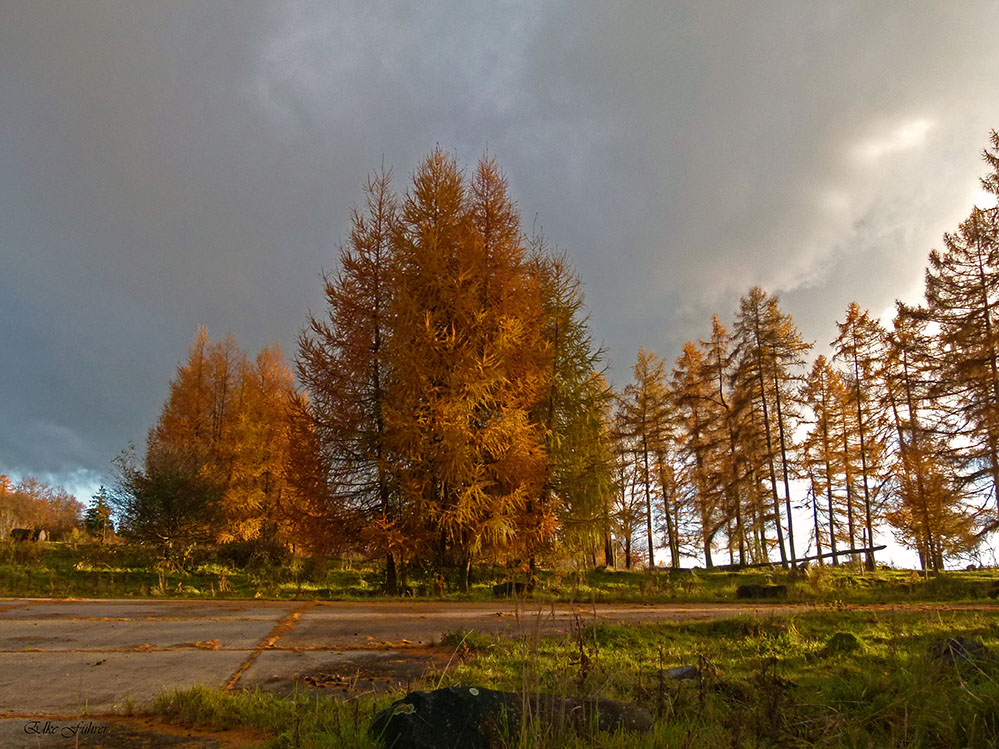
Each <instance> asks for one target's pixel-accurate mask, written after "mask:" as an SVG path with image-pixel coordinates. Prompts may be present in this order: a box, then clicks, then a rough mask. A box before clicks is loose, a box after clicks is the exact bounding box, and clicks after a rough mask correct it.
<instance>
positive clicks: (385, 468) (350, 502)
mask: <svg viewBox="0 0 999 749" xmlns="http://www.w3.org/2000/svg"><path fill="white" fill-rule="evenodd" d="M391 180H392V176H391V173H390V172H386V171H384V170H382V171H381V172H379V173H377V174H375V175H374V176H372V177H369V179H368V181H367V183H366V184H365V186H364V196H365V205H364V207H363V209H362V208H355V209H354V210H353V211H352V214H351V231H350V237H349V240H348V242H347V243H346V244H345V245H343V246H341V248H340V253H339V266H340V267H339V271H338V272H337V274H336V275H332V274H326V275H325V276H324V285H325V296H326V309H325V311H324V314H322V315H320V316H315V315H313V316H310V318H309V320H308V323H307V326H306V328H305V330H303V331H302V333H301V335H300V336H299V341H298V358H297V370H298V375H299V378H300V380H301V382H302V384H303V385H304V386H305V389H306V390H307V391H308V393H309V396H310V399H309V410H308V412H309V413H310V414H311V416H312V419H313V420H314V435H315V438H316V439H317V440H318V442H319V445H320V446H321V450H322V453H323V460H324V463H325V465H326V467H327V469H328V470H329V471H330V476H329V478H328V479H327V482H325V486H326V487H327V490H329V491H335V492H337V493H338V494H339V495H340V497H339V499H337V500H336V504H335V506H337V507H342V508H346V507H353V508H354V509H355V511H356V512H358V513H360V515H361V516H362V517H363V518H365V520H366V522H365V528H366V530H367V533H368V534H369V536H374V544H375V546H376V547H377V548H379V549H380V551H381V553H382V555H383V558H384V559H385V578H386V583H385V587H386V590H387V591H388V592H389V593H394V592H395V591H396V589H397V585H398V576H399V572H398V566H399V565H398V561H401V560H397V557H399V556H400V555H401V554H403V553H404V550H403V549H402V548H399V547H398V545H397V544H394V543H393V539H394V538H395V535H394V531H395V530H396V527H397V525H398V523H399V522H400V521H399V504H400V495H401V492H400V491H399V488H398V486H397V484H396V482H395V480H394V476H393V473H392V471H391V460H390V457H389V455H388V437H387V434H386V424H385V400H386V393H387V389H388V379H389V376H390V374H389V367H388V365H387V362H386V342H387V338H388V335H389V331H390V326H391V321H390V309H391V304H392V294H393V286H392V284H393V278H392V268H393V266H392V263H393V256H394V255H393V242H394V240H395V237H396V232H397V229H396V222H397V204H396V203H397V201H396V197H395V196H394V194H393V193H392V188H391ZM317 499H318V498H317Z"/></svg>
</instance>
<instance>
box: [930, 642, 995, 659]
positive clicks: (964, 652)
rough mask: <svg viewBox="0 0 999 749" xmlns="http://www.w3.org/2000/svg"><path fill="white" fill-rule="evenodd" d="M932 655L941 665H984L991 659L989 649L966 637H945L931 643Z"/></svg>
mask: <svg viewBox="0 0 999 749" xmlns="http://www.w3.org/2000/svg"><path fill="white" fill-rule="evenodd" d="M930 655H931V656H932V657H933V660H935V661H938V662H940V663H949V664H951V665H955V666H957V665H960V664H962V663H982V662H983V661H986V660H987V659H988V657H989V649H988V648H987V647H985V646H984V645H983V644H982V643H980V642H975V641H974V640H969V639H968V638H966V637H944V638H943V639H940V640H934V641H933V642H931V643H930Z"/></svg>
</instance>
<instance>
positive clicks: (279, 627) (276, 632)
mask: <svg viewBox="0 0 999 749" xmlns="http://www.w3.org/2000/svg"><path fill="white" fill-rule="evenodd" d="M314 605H315V601H307V602H306V603H304V604H302V605H301V606H299V607H298V608H297V609H295V610H294V611H292V612H291V613H290V614H287V615H286V616H284V617H282V618H281V619H280V620H279V621H278V623H277V624H276V625H274V629H272V630H271V631H270V634H268V635H267V637H265V638H264V639H263V640H261V641H260V644H259V645H257V647H256V648H255V649H254V650H253V652H252V653H250V656H249V657H248V658H247V659H246V660H245V661H243V662H242V663H241V664H240V666H239V668H237V669H236V671H235V673H233V675H232V677H230V679H229V682H228V683H227V684H226V685H225V688H226V689H234V688H235V687H236V685H237V684H238V683H239V680H240V678H241V677H242V676H243V674H244V673H246V670H247V669H248V668H249V667H250V666H251V665H253V662H254V661H255V660H257V658H258V657H259V656H260V654H261V653H262V652H263V651H265V650H268V649H270V648H273V647H274V643H275V642H277V641H278V639H279V638H280V637H281V636H282V635H285V634H287V633H288V632H290V631H291V630H292V629H294V628H295V625H296V624H298V620H299V619H300V618H301V617H302V614H303V613H305V611H306V610H307V609H309V608H311V607H312V606H314Z"/></svg>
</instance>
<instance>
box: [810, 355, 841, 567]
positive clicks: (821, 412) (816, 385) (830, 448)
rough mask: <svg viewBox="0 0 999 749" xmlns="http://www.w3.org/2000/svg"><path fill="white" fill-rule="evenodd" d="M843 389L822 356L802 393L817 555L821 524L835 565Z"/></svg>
mask: <svg viewBox="0 0 999 749" xmlns="http://www.w3.org/2000/svg"><path fill="white" fill-rule="evenodd" d="M842 387H843V386H842V380H841V379H840V376H839V373H838V372H836V370H835V369H833V368H832V366H831V365H830V364H829V361H828V360H827V359H826V357H825V356H823V355H819V356H818V357H816V359H815V361H814V362H813V364H812V369H811V371H810V372H809V374H808V377H807V378H806V379H805V383H804V387H803V391H802V400H803V401H804V403H805V405H807V406H808V409H809V411H810V413H811V422H810V428H809V430H808V433H807V435H806V437H805V439H804V442H803V444H802V451H803V453H804V461H805V466H806V468H807V471H808V476H809V480H810V483H811V489H812V501H813V525H814V527H813V532H814V534H815V544H816V554H820V555H821V554H822V538H823V534H822V531H821V530H820V522H821V523H824V524H825V527H826V529H827V532H826V534H825V538H826V539H827V541H828V547H829V550H830V552H831V553H832V563H833V565H838V564H839V555H838V554H837V553H836V546H837V544H836V540H837V535H838V534H839V531H838V529H837V526H838V524H839V521H838V519H837V516H838V514H839V511H838V505H839V504H840V500H839V497H837V496H836V492H837V484H838V482H839V479H840V475H841V473H840V471H839V470H838V463H839V461H838V459H837V458H838V456H839V455H840V450H839V449H837V448H838V446H837V442H836V432H837V429H836V427H837V411H836V409H837V405H838V403H839V401H838V399H837V394H838V392H840V391H841V390H842ZM820 496H821V497H822V499H823V500H824V501H825V507H824V509H823V515H824V518H823V519H822V521H820V520H819V511H818V503H819V498H820Z"/></svg>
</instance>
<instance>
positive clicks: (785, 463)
mask: <svg viewBox="0 0 999 749" xmlns="http://www.w3.org/2000/svg"><path fill="white" fill-rule="evenodd" d="M734 339H735V341H736V349H737V359H738V365H737V368H736V370H735V374H734V386H735V387H736V388H738V389H739V390H741V391H742V392H743V393H745V394H746V395H747V403H748V405H749V407H750V408H751V409H752V410H753V411H755V412H757V413H759V415H760V417H761V421H762V424H761V425H762V434H761V438H762V442H763V445H765V448H766V452H765V460H766V470H767V474H768V477H769V480H770V488H771V499H772V501H773V508H774V521H775V522H774V525H775V530H776V533H777V544H778V547H779V549H780V555H781V563H782V564H784V565H785V566H786V565H787V563H788V555H787V551H785V545H784V532H783V528H782V522H783V520H782V518H781V512H780V492H779V489H778V483H777V465H778V462H779V465H780V469H781V478H782V483H783V490H784V505H785V518H786V520H787V530H788V533H787V540H788V549H789V550H790V562H791V564H792V566H794V565H795V563H796V562H795V556H796V555H795V549H794V523H793V515H792V512H791V490H790V480H791V478H792V477H793V474H794V469H793V467H792V466H791V463H790V458H789V455H790V452H791V447H792V445H791V437H792V431H793V429H792V418H793V415H794V413H795V401H794V394H795V390H796V383H797V381H798V380H799V379H800V374H799V371H798V370H799V369H800V367H801V365H802V364H803V361H804V360H803V356H804V355H805V353H807V352H808V351H809V350H810V349H811V345H810V344H807V343H805V342H804V340H803V339H802V337H801V334H800V333H799V332H798V329H797V328H796V327H795V325H794V322H793V320H792V319H791V317H790V315H788V314H786V313H784V312H783V311H782V310H781V309H780V307H779V304H778V300H777V297H775V296H772V295H768V294H767V293H766V292H764V291H763V289H761V288H759V287H758V286H756V287H753V288H752V289H750V291H749V293H748V294H746V295H745V296H744V297H743V298H742V299H741V300H740V304H739V312H738V314H737V317H736V323H735V328H734Z"/></svg>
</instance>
